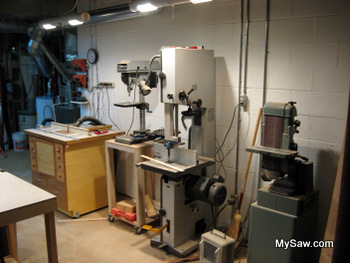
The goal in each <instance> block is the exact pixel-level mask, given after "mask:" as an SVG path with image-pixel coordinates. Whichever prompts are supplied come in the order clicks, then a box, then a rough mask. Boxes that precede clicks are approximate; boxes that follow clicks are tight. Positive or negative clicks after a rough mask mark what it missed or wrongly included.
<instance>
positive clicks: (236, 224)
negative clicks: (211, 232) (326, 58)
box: [227, 108, 262, 240]
mask: <svg viewBox="0 0 350 263" xmlns="http://www.w3.org/2000/svg"><path fill="white" fill-rule="evenodd" d="M261 115H262V108H260V109H259V112H258V119H257V121H256V124H255V130H254V135H253V141H252V146H253V145H255V141H256V136H257V134H258V130H259V125H260V120H261ZM252 157H253V153H251V152H250V153H249V158H248V163H247V168H246V171H245V175H244V183H243V187H242V189H241V194H240V196H239V200H238V205H237V209H236V212H235V214H234V215H233V218H232V222H231V225H230V227H229V229H228V231H227V235H228V236H230V237H232V238H233V239H234V240H237V238H238V233H239V229H240V224H241V221H242V216H241V213H240V212H241V206H242V201H243V197H244V191H245V187H246V185H247V180H248V175H249V170H250V164H251V162H252Z"/></svg>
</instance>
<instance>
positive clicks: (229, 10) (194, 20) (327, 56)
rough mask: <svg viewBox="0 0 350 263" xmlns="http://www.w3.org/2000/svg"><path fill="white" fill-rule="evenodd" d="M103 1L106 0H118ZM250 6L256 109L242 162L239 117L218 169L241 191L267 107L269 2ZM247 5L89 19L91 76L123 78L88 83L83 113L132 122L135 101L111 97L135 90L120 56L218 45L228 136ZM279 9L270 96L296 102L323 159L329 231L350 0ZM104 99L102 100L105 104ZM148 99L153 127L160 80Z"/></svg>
mask: <svg viewBox="0 0 350 263" xmlns="http://www.w3.org/2000/svg"><path fill="white" fill-rule="evenodd" d="M87 1H88V0H86V1H85V2H84V1H80V2H82V3H80V2H79V3H80V9H81V10H86V8H87V7H88V6H89V3H90V7H91V5H92V4H93V5H94V8H99V6H98V5H99V2H100V1H98V2H97V1H91V2H88V4H87ZM101 2H102V3H101V5H103V4H105V5H106V3H107V4H109V5H112V4H114V3H115V4H117V3H118V1H101ZM104 2H106V3H104ZM119 2H120V1H119ZM124 2H125V1H124ZM84 3H85V4H84ZM250 6H251V12H250V17H251V23H250V34H249V50H248V51H249V53H248V54H249V56H248V65H247V69H248V72H247V95H248V98H249V103H248V108H247V111H246V112H242V113H241V116H240V118H241V129H240V141H239V151H238V154H239V156H238V159H239V163H238V165H237V164H236V162H235V161H236V149H235V147H236V143H237V142H236V127H237V122H236V121H235V122H234V125H233V129H232V131H231V132H230V134H229V136H228V139H227V141H226V143H225V145H224V147H223V149H222V150H223V154H227V157H226V159H225V160H224V162H223V163H222V165H220V164H218V165H217V171H220V174H222V175H223V176H224V177H225V178H226V182H227V186H228V188H229V190H230V193H232V194H233V193H234V188H235V185H234V182H235V179H234V176H235V174H236V169H238V184H237V188H238V190H240V188H241V185H242V181H243V177H244V172H245V169H246V163H247V159H248V153H247V152H246V151H245V148H246V147H247V146H249V145H250V144H251V140H252V136H253V131H254V126H255V122H256V118H257V112H258V109H259V108H260V107H262V94H263V91H262V86H263V70H264V61H263V58H264V34H265V12H266V9H265V1H261V0H251V1H250ZM84 8H85V9H84ZM239 14H240V1H238V0H232V1H230V0H227V1H225V0H222V1H220V0H217V1H213V2H211V3H206V4H201V5H192V4H184V5H178V6H175V7H173V8H171V7H169V8H164V9H163V11H162V12H160V13H159V14H156V15H152V16H145V17H141V18H134V19H128V20H120V21H115V22H108V23H101V24H96V25H90V26H83V27H80V28H79V30H78V39H79V55H80V57H82V58H84V57H85V55H86V51H87V50H88V49H89V48H92V47H93V48H96V49H97V50H98V52H99V61H98V63H97V65H92V66H91V67H90V72H89V74H90V76H89V77H90V83H89V85H90V86H95V85H96V83H97V82H98V81H100V82H104V81H112V82H115V83H116V86H115V88H114V89H108V90H106V89H102V90H101V91H99V90H94V91H92V92H85V93H86V94H85V95H86V96H87V98H88V100H89V101H90V102H91V103H90V106H82V112H83V114H87V115H95V116H97V117H100V118H101V119H102V121H104V122H106V123H111V121H110V119H109V117H108V115H109V116H110V117H111V119H112V120H113V121H114V122H115V123H116V124H117V125H118V127H119V128H120V129H122V130H127V129H128V128H129V125H130V121H131V115H132V114H131V112H132V110H130V109H121V108H116V107H114V106H111V105H112V104H113V103H116V102H123V101H131V100H132V99H133V97H132V95H131V96H130V97H129V96H128V94H127V91H126V87H125V85H124V84H122V82H121V80H120V74H118V73H117V72H116V64H117V63H118V62H119V61H121V60H122V59H138V60H139V59H144V60H149V59H150V58H151V57H152V56H153V55H155V54H159V49H160V48H161V47H162V46H192V45H196V46H201V45H204V46H205V48H207V49H213V50H214V52H215V53H214V54H215V57H216V102H217V109H216V118H217V120H216V121H217V129H216V132H217V139H218V142H219V143H220V144H221V142H222V140H223V138H224V135H225V134H226V131H227V129H228V126H229V123H230V120H231V117H232V114H233V109H234V107H235V106H236V105H237V103H238V79H239V78H238V72H239V63H238V60H239V37H240V17H239ZM270 16H271V22H270V37H269V55H268V65H267V91H266V101H276V102H288V101H296V102H297V105H296V106H297V109H298V119H300V120H301V127H300V133H299V134H297V135H296V136H295V140H296V142H297V143H298V145H299V150H300V153H301V154H302V155H305V156H307V157H309V159H310V160H311V161H313V162H314V177H315V179H314V185H315V187H317V188H319V189H320V211H319V223H318V239H322V237H323V232H324V228H325V225H326V221H327V217H328V209H329V204H330V200H331V195H332V191H333V184H334V180H335V175H336V172H337V164H338V159H339V154H340V151H341V146H342V141H343V138H344V131H345V128H344V127H345V121H346V117H347V116H346V109H347V104H348V94H349V84H350V35H349V32H350V1H349V0H271V13H270ZM98 98H99V99H100V103H99V106H100V107H99V110H96V106H97V105H98V103H97V99H98ZM108 98H109V103H108ZM146 101H148V102H149V103H150V110H151V111H152V113H147V114H146V126H147V128H150V129H157V128H159V127H160V126H162V125H163V124H162V121H163V105H162V104H161V103H160V101H159V89H156V90H153V91H152V93H151V95H150V96H149V97H146ZM91 105H92V106H91ZM135 112H136V113H135V122H134V128H137V127H138V113H137V111H135ZM258 138H259V137H258ZM258 159H259V158H258V157H257V156H254V157H253V162H252V165H251V168H250V174H249V179H248V185H247V188H246V194H245V199H244V205H243V212H245V211H246V209H247V207H248V205H249V203H250V202H251V201H253V200H255V199H256V191H257V187H258V181H259V176H258V167H259V163H258ZM227 210H229V209H227ZM230 217H231V212H230V211H225V212H224V213H223V216H222V217H221V222H222V223H223V224H229V222H230Z"/></svg>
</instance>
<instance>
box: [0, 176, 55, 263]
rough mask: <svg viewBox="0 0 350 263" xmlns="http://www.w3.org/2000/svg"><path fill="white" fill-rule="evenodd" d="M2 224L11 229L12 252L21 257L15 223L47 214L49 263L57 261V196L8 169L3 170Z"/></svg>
mask: <svg viewBox="0 0 350 263" xmlns="http://www.w3.org/2000/svg"><path fill="white" fill-rule="evenodd" d="M0 186H1V191H0V227H2V226H6V227H7V230H8V233H9V250H10V255H11V256H12V257H13V258H14V259H16V260H18V255H17V242H16V234H15V223H16V222H18V221H21V220H24V219H27V218H30V217H34V216H37V215H41V214H44V217H45V228H46V242H47V252H48V259H49V262H50V263H56V262H58V254H57V241H56V227H55V214H54V211H55V210H56V209H57V200H56V196H54V195H52V194H50V193H48V192H46V191H44V190H42V189H40V188H38V187H36V186H34V185H32V184H30V183H28V182H26V181H23V180H22V179H20V178H18V177H16V176H14V175H12V174H10V173H8V172H0Z"/></svg>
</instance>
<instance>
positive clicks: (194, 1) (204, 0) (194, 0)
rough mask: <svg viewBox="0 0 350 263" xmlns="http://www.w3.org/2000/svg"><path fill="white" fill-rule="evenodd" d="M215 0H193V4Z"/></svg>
mask: <svg viewBox="0 0 350 263" xmlns="http://www.w3.org/2000/svg"><path fill="white" fill-rule="evenodd" d="M211 1H213V0H191V2H192V4H200V3H205V2H211Z"/></svg>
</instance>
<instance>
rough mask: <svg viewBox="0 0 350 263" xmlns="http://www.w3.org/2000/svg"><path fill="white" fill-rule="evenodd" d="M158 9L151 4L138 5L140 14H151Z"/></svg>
mask: <svg viewBox="0 0 350 263" xmlns="http://www.w3.org/2000/svg"><path fill="white" fill-rule="evenodd" d="M157 9H158V7H156V6H154V5H152V4H151V3H145V4H140V5H137V10H138V11H140V12H150V11H155V10H157Z"/></svg>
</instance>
